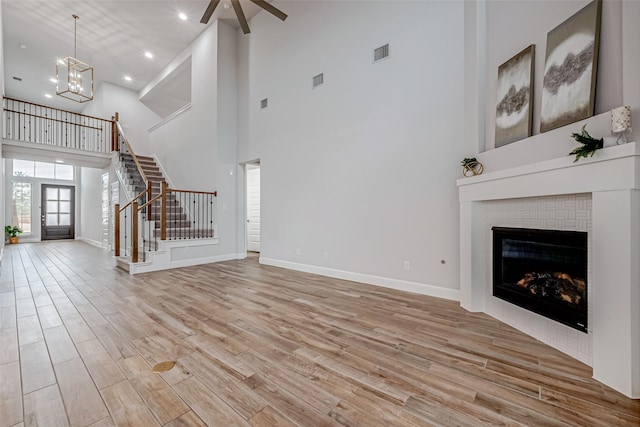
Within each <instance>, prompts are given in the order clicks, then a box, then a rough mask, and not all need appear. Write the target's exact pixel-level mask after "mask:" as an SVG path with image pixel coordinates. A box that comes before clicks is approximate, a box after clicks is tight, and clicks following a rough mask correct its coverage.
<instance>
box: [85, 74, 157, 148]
mask: <svg viewBox="0 0 640 427" xmlns="http://www.w3.org/2000/svg"><path fill="white" fill-rule="evenodd" d="M116 112H118V113H119V116H120V125H121V126H122V128H123V130H124V133H125V135H126V137H127V139H128V140H129V142H130V143H131V145H132V148H133V151H134V152H135V153H136V154H140V155H150V154H152V153H153V150H152V148H151V147H150V138H149V132H148V130H149V128H150V127H152V126H153V125H155V124H156V123H158V122H159V121H160V116H158V115H157V114H156V113H154V112H153V111H151V109H149V108H148V107H147V106H146V105H144V104H143V103H141V102H140V101H138V94H137V92H134V91H131V90H129V89H126V88H124V87H122V86H117V85H114V84H111V83H107V82H104V83H102V84H101V85H100V86H98V87H97V88H96V91H95V97H94V100H93V101H91V102H90V103H88V104H87V107H86V108H85V109H84V110H83V111H82V114H87V115H90V116H96V117H101V118H105V119H110V118H111V117H112V116H113V115H114V114H115V113H116Z"/></svg>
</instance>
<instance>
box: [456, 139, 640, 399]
mask: <svg viewBox="0 0 640 427" xmlns="http://www.w3.org/2000/svg"><path fill="white" fill-rule="evenodd" d="M458 188H459V199H460V245H461V260H460V263H461V266H460V280H461V287H460V303H461V305H462V307H464V308H465V309H467V310H470V311H482V312H485V313H487V314H489V315H490V316H493V317H495V318H497V319H499V320H501V321H503V322H505V323H507V324H509V325H511V326H513V327H515V328H517V329H519V330H521V331H523V332H525V333H527V334H529V335H531V336H533V337H535V338H537V339H539V340H541V341H543V342H545V343H547V344H549V345H551V346H553V347H554V348H557V349H558V350H560V351H562V352H564V353H567V354H569V355H570V356H572V357H574V358H576V359H578V360H581V361H582V362H584V363H586V364H588V365H590V366H592V367H593V376H594V378H596V379H597V380H599V381H601V382H602V383H604V384H606V385H608V386H610V387H612V388H614V389H616V390H618V391H620V392H621V393H623V394H625V395H626V396H629V397H633V398H640V144H639V143H629V144H625V145H620V146H614V147H608V148H605V149H604V150H600V151H599V152H598V153H597V154H596V155H595V156H594V157H593V158H589V159H582V160H580V161H579V162H577V163H573V158H572V157H563V158H558V159H553V160H547V161H543V162H539V163H534V164H530V165H525V166H519V167H515V168H511V169H504V170H499V171H496V172H490V173H485V174H483V175H480V176H476V177H472V178H463V179H460V180H459V181H458ZM492 226H508V227H522V228H539V229H552V230H573V231H587V232H588V233H589V240H588V243H589V250H588V259H589V261H588V278H587V280H588V286H589V288H588V292H589V295H588V298H589V317H588V320H589V327H588V329H589V330H588V333H587V334H585V333H582V332H579V331H577V330H575V329H572V328H570V327H568V326H565V325H562V324H560V323H557V322H555V321H552V320H549V319H547V318H545V317H542V316H540V315H537V314H535V313H532V312H529V311H527V310H525V309H523V308H520V307H517V306H515V305H512V304H509V303H507V302H505V301H502V300H499V299H497V298H494V297H493V296H492V280H493V278H492V260H491V256H492V234H491V227H492Z"/></svg>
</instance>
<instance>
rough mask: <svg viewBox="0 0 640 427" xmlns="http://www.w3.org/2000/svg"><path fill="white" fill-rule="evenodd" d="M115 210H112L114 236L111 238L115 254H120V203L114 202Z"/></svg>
mask: <svg viewBox="0 0 640 427" xmlns="http://www.w3.org/2000/svg"><path fill="white" fill-rule="evenodd" d="M115 210H116V211H115V212H114V215H115V217H114V220H115V226H114V233H115V238H114V239H113V244H114V246H115V247H116V256H120V203H116V209H115Z"/></svg>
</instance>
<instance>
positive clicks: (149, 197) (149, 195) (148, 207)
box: [147, 180, 153, 221]
mask: <svg viewBox="0 0 640 427" xmlns="http://www.w3.org/2000/svg"><path fill="white" fill-rule="evenodd" d="M152 185H153V182H151V180H149V181H147V202H148V201H149V200H151V198H152V195H151V186H152ZM151 206H153V203H152V204H150V205H149V206H147V221H151V219H152V214H151Z"/></svg>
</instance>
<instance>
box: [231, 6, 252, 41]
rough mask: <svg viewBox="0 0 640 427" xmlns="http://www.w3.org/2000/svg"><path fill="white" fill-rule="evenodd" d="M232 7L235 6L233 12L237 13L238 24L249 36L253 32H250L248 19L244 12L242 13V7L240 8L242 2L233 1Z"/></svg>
mask: <svg viewBox="0 0 640 427" xmlns="http://www.w3.org/2000/svg"><path fill="white" fill-rule="evenodd" d="M231 5H232V6H233V10H235V12H236V16H237V17H238V23H240V27H242V32H243V33H245V34H249V33H250V32H251V31H250V30H249V24H248V23H247V18H245V16H244V12H243V11H242V6H240V0H231Z"/></svg>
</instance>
